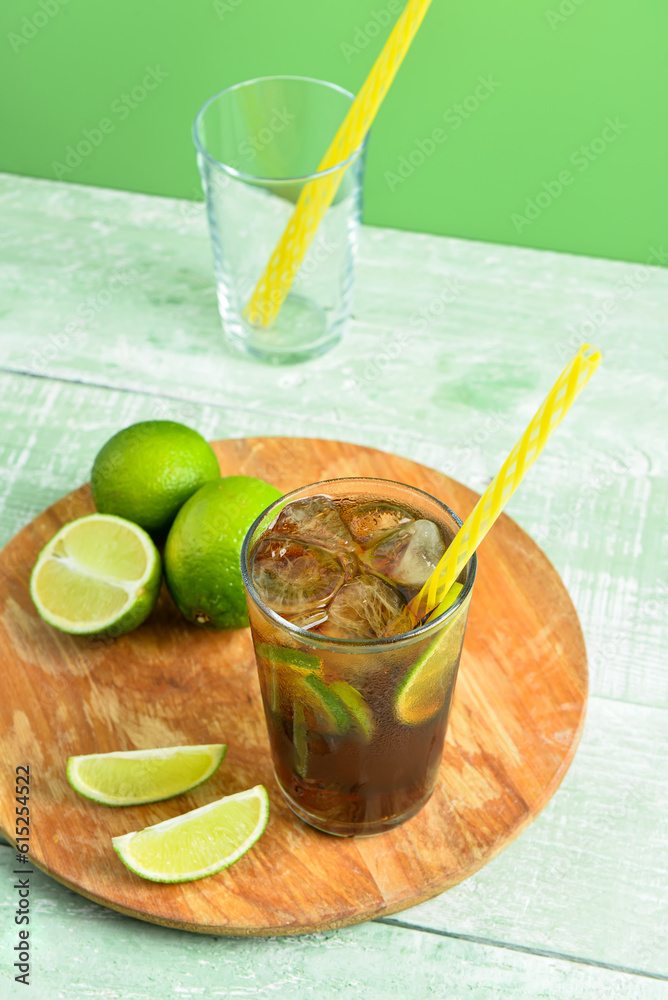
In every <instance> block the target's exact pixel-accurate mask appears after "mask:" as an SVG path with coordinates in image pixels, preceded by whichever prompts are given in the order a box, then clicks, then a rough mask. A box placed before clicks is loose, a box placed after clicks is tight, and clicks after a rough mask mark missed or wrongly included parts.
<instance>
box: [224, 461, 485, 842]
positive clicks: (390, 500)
mask: <svg viewBox="0 0 668 1000" xmlns="http://www.w3.org/2000/svg"><path fill="white" fill-rule="evenodd" d="M295 501H299V502H300V503H298V504H297V505H296V506H295V507H291V506H290V505H291V504H293V503H294V502H295ZM313 502H315V504H316V506H315V507H314V506H313ZM330 502H331V504H330ZM331 505H333V507H334V508H336V512H338V515H340V518H341V521H342V522H343V524H344V526H345V531H343V532H342V531H341V530H340V528H337V526H336V523H335V521H336V518H335V514H332V512H331ZM397 510H398V511H399V512H404V514H403V515H402V516H401V517H399V515H397V513H396V512H397ZM285 512H287V515H288V516H287V517H286V513H285ZM291 512H295V513H294V514H293V513H291ZM369 512H370V513H369ZM404 515H405V516H404ZM391 521H394V522H395V528H397V530H398V531H399V534H396V533H394V532H393V531H389V532H386V533H385V534H384V535H383V534H381V535H378V533H377V534H376V535H375V536H374V537H373V538H371V535H368V536H367V538H366V539H365V538H364V537H362V535H360V531H359V530H358V525H360V524H367V525H368V524H375V523H376V522H377V523H378V525H380V527H381V529H382V527H383V524H385V526H386V527H390V528H391V527H392V524H390V522H391ZM418 521H419V522H420V524H421V526H422V528H423V529H424V525H425V522H427V521H431V522H433V523H434V524H436V525H437V526H438V529H440V533H441V537H442V539H443V542H445V544H447V543H448V542H449V541H450V540H451V539H452V538H453V537H454V535H455V534H456V532H457V531H458V529H459V527H460V526H461V521H460V520H459V518H458V517H457V515H456V514H455V513H454V512H453V511H452V510H450V508H449V507H447V506H446V505H445V504H443V503H441V501H439V500H437V499H435V498H434V497H432V496H430V495H429V494H427V493H424V492H422V491H421V490H418V489H415V488H413V487H410V486H406V485H403V484H401V483H395V482H390V481H387V480H376V479H335V480H329V481H327V482H322V483H315V484H313V485H310V486H306V487H303V488H302V489H300V490H296V491H295V492H293V493H289V494H288V495H287V496H285V497H283V498H281V499H280V500H278V501H277V502H276V503H274V504H273V505H272V506H271V507H269V508H267V510H266V511H265V512H264V513H263V514H261V515H260V517H259V518H258V519H257V520H256V521H255V523H254V524H253V525H252V526H251V528H250V530H249V532H248V534H247V536H246V539H245V541H244V545H243V550H242V555H241V564H242V574H243V578H244V585H245V588H246V598H247V602H248V610H249V616H250V625H251V630H252V635H253V642H254V645H255V653H256V659H257V667H258V673H259V679H260V686H261V689H262V698H263V703H264V710H265V715H266V721H267V729H268V733H269V740H270V744H271V751H272V756H273V762H274V769H275V773H276V779H277V781H278V784H279V787H280V789H281V791H282V792H283V795H284V796H285V798H286V799H287V801H288V803H289V805H290V807H291V808H292V809H293V811H294V812H295V813H296V814H297V815H298V816H299V817H301V819H303V820H305V821H306V822H307V823H309V824H311V825H312V826H314V827H316V828H318V829H320V830H323V831H325V832H327V833H333V834H338V835H341V836H352V835H355V834H357V835H360V834H361V835H370V834H375V833H381V832H382V831H384V830H389V829H391V828H392V827H394V826H397V825H398V824H400V823H403V822H404V821H405V820H407V819H409V818H410V817H411V816H414V815H415V814H416V813H417V812H418V810H420V809H421V808H422V806H423V805H424V804H425V803H426V802H427V800H428V799H429V797H430V796H431V794H432V792H433V790H434V787H435V785H436V781H437V778H438V773H439V767H440V763H441V757H442V753H443V742H444V739H445V732H446V726H447V721H448V714H449V711H450V704H451V700H452V694H453V690H454V685H455V679H456V676H457V669H458V665H459V658H460V655H461V649H462V643H463V640H464V630H465V627H466V619H467V614H468V608H469V603H470V599H471V592H472V588H473V583H474V580H475V574H476V565H477V563H476V557H475V555H474V556H473V558H472V559H471V561H470V562H469V564H468V565H467V567H466V568H465V569H464V570H463V572H462V575H461V577H460V580H459V583H460V584H461V585H462V586H461V590H460V591H459V594H458V596H457V598H456V600H455V602H454V604H453V605H452V606H451V607H450V608H449V609H448V610H447V611H445V612H444V613H443V614H441V615H439V616H438V617H437V618H435V619H434V620H433V621H428V622H427V623H426V624H424V625H422V626H420V627H418V628H416V629H415V630H414V631H412V632H409V633H404V634H401V635H396V636H392V637H389V638H371V639H369V638H366V639H365V638H359V639H351V638H350V637H349V636H348V637H344V638H341V637H336V636H334V635H331V634H330V635H322V634H319V633H318V631H314V630H313V628H314V627H315V628H316V629H317V628H318V620H319V619H318V616H320V619H321V620H323V619H324V618H325V617H327V615H329V616H330V619H333V613H334V604H333V603H330V604H327V601H328V600H329V597H328V595H327V591H328V588H329V590H330V591H334V592H335V593H336V594H337V595H338V596H337V597H336V598H334V599H333V600H337V601H338V604H339V607H341V606H343V608H344V613H345V614H346V615H347V616H348V618H347V620H350V618H351V616H352V618H353V619H354V618H355V617H356V616H357V615H358V614H359V618H360V620H361V621H362V623H363V626H364V627H366V626H367V625H368V623H369V622H370V621H371V620H372V618H373V616H374V615H376V614H380V615H381V616H382V615H385V614H386V611H387V607H388V604H389V605H392V603H393V602H394V606H395V608H396V606H398V605H399V604H401V603H402V602H403V600H404V598H403V597H402V596H401V595H400V594H397V590H396V588H395V587H394V586H390V585H389V584H388V583H387V580H388V579H389V578H391V577H393V576H394V578H395V579H396V578H398V577H399V576H400V574H396V573H394V571H393V568H392V566H391V565H389V563H390V562H391V559H392V552H393V551H396V552H399V550H401V552H402V553H403V551H404V549H403V548H402V546H403V543H404V541H405V539H406V537H407V535H410V536H411V537H413V536H414V535H415V534H417V528H413V527H411V525H415V524H416V522H418ZM404 522H407V524H405V523H404ZM295 524H297V526H298V530H299V531H301V532H302V534H301V538H304V534H306V536H307V537H308V538H310V542H309V543H307V544H306V545H303V544H302V543H301V541H300V542H297V543H295V542H294V538H289V537H288V538H284V537H282V536H283V535H287V534H288V532H289V531H292V527H291V525H292V526H294V525H295ZM286 526H287V527H286ZM348 528H350V530H351V531H352V532H353V534H354V535H355V540H354V541H353V539H352V538H351V539H350V540H348V539H349V536H348V534H347V532H348ZM406 529H407V534H405V533H404V531H405V530H406ZM434 530H436V529H434ZM365 531H366V529H365ZM437 533H438V532H437ZM424 534H425V535H427V536H428V535H429V530H426V531H424ZM344 536H345V537H344ZM360 539H361V543H360V542H359V540H360ZM379 539H380V540H379ZM314 540H315V542H317V545H314V544H311V543H313V542H314ZM381 543H382V544H381ZM270 550H271V552H272V553H273V554H274V555H275V556H276V558H277V560H278V561H280V562H282V563H285V561H286V560H289V559H290V558H291V554H294V559H295V561H294V566H288V577H287V578H286V590H285V591H284V592H283V591H280V592H278V593H277V596H276V600H277V601H278V603H279V604H280V602H281V601H282V602H284V607H285V609H286V610H285V612H284V614H285V616H286V617H284V616H283V615H281V614H278V613H277V611H276V610H272V608H271V607H270V606H269V603H268V601H267V600H266V599H263V596H261V594H262V593H264V595H265V597H266V591H263V587H264V583H263V582H261V575H260V571H259V569H258V566H259V565H260V564H259V563H258V560H260V559H262V560H263V562H262V564H261V565H262V566H263V567H264V566H265V565H266V559H265V556H266V553H267V552H269V551H270ZM323 553H324V554H323ZM339 564H340V565H342V566H343V567H344V570H343V572H344V577H345V582H344V587H343V588H342V587H341V581H340V580H339V581H337V580H336V579H335V576H336V573H337V572H338V571H337V569H336V566H337V565H339ZM381 564H382V565H381ZM314 566H315V567H316V571H315V575H314V573H313V571H312V570H313V567H314ZM320 566H322V577H321V578H319V576H318V574H319V572H320ZM284 569H285V567H283V569H282V570H281V572H283V571H284ZM381 569H382V571H383V573H384V574H387V575H385V576H384V578H383V577H382V576H381V577H377V576H374V573H377V572H378V573H380V572H381ZM371 571H373V572H371ZM269 572H270V573H271V566H270V567H269ZM402 572H403V570H402ZM300 573H302V574H310V576H309V579H308V582H307V583H306V584H305V586H307V587H308V590H309V594H310V596H311V597H313V595H317V594H318V593H319V592H320V591H319V590H318V588H320V587H321V592H322V595H323V607H324V610H321V611H317V610H316V611H311V612H309V614H310V615H311V619H312V620H311V627H301V626H302V625H309V623H308V622H307V621H306V619H305V616H304V615H295V614H294V607H291V606H290V604H289V602H290V601H292V600H293V596H292V595H293V593H294V584H295V581H296V580H297V578H298V575H299V574H300ZM262 574H264V576H263V577H262V578H263V579H264V578H265V577H266V571H265V569H262ZM301 579H302V580H304V581H306V576H302V578H301ZM332 581H333V582H332ZM299 586H301V582H300V583H299ZM336 588H338V589H336ZM402 589H403V591H404V594H405V596H406V597H407V598H408V599H409V598H410V596H411V594H410V589H409V591H408V592H407V591H406V588H405V587H404V588H401V587H399V590H402ZM416 589H417V588H415V590H416ZM344 590H345V593H346V594H347V595H348V597H345V598H344V597H343V595H344ZM355 597H356V599H357V601H358V605H357V606H354V605H353V606H351V604H350V601H351V600H354V599H355ZM377 600H378V601H380V604H378V607H377V608H376V607H374V606H373V604H374V602H375V601H377ZM346 601H348V605H347V606H346ZM316 603H317V602H316ZM338 613H340V612H337V614H338ZM391 613H393V612H391ZM300 623H301V624H300ZM330 626H331V621H330V625H327V626H322V627H323V628H329V627H330ZM355 627H356V626H355Z"/></svg>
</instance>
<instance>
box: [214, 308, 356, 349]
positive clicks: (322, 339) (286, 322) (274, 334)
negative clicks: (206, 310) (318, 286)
mask: <svg viewBox="0 0 668 1000" xmlns="http://www.w3.org/2000/svg"><path fill="white" fill-rule="evenodd" d="M328 322H329V318H328V316H327V314H326V313H325V312H324V310H322V309H321V308H320V306H318V305H316V303H315V302H312V301H311V300H310V299H307V298H303V297H302V296H300V295H288V297H287V299H286V300H285V302H284V303H283V306H282V307H281V311H280V312H279V314H278V316H277V317H276V321H275V322H274V323H273V324H272V326H271V327H268V328H266V329H265V328H264V327H259V326H251V325H250V324H247V323H245V322H243V321H239V320H238V319H237V320H234V321H231V322H230V320H229V318H226V317H225V316H224V315H223V330H224V331H225V334H226V336H227V338H228V341H229V342H230V344H231V345H232V346H233V347H234V348H235V349H236V350H238V351H241V352H242V353H243V354H245V355H247V356H250V357H252V358H255V359H256V360H258V361H263V362H265V363H268V364H272V365H291V364H298V363H299V362H303V361H308V360H309V359H310V358H317V357H318V356H319V355H321V354H325V352H326V351H329V350H331V348H332V347H334V346H335V345H336V344H338V342H339V340H340V339H341V335H342V332H343V322H342V321H341V322H339V323H335V324H333V325H332V326H331V327H330V326H328Z"/></svg>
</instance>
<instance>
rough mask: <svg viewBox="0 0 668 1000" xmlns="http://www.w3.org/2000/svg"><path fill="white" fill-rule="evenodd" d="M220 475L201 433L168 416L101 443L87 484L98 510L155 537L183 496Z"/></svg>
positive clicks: (162, 531) (163, 529)
mask: <svg viewBox="0 0 668 1000" xmlns="http://www.w3.org/2000/svg"><path fill="white" fill-rule="evenodd" d="M219 476H220V469H219V467H218V459H217V458H216V456H215V455H214V453H213V449H212V448H211V445H209V444H207V442H206V441H205V440H204V438H203V437H202V435H201V434H198V433H197V431H194V430H192V428H190V427H186V426H185V425H184V424H177V423H175V422H174V421H172V420H145V421H142V422H141V423H138V424H132V426H131V427H126V428H125V429H124V430H122V431H119V432H118V434H114V436H113V437H112V438H110V439H109V440H108V441H107V443H106V444H105V445H104V446H103V447H102V448H101V450H100V451H99V452H98V454H97V457H96V459H95V462H94V463H93V472H92V475H91V487H92V490H93V499H94V500H95V506H96V507H97V509H98V511H99V512H100V513H101V514H116V515H117V516H118V517H124V518H126V519H127V520H128V521H134V522H135V524H138V525H140V526H141V527H142V528H144V530H145V531H148V532H150V533H151V534H152V535H154V536H156V537H158V538H159V537H161V536H164V535H165V534H166V533H167V531H168V530H169V527H170V525H171V524H172V521H173V520H174V518H175V517H176V514H177V512H178V511H179V509H180V508H181V507H182V506H183V504H184V503H185V502H186V500H187V499H188V497H191V496H192V495H193V493H195V492H196V491H197V490H198V489H199V488H200V486H203V485H204V483H207V482H210V481H211V480H214V479H218V478H219Z"/></svg>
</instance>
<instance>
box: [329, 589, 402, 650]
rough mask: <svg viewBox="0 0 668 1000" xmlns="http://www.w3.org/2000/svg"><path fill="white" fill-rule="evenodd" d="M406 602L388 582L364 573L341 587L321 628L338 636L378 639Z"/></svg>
mask: <svg viewBox="0 0 668 1000" xmlns="http://www.w3.org/2000/svg"><path fill="white" fill-rule="evenodd" d="M404 603H405V602H404V599H403V597H402V596H401V594H400V593H399V591H398V590H395V589H394V587H391V586H390V584H389V583H385V581H384V580H381V579H380V578H379V577H377V576H373V575H372V574H371V573H362V575H361V576H357V577H355V579H354V580H352V581H351V583H347V584H345V586H343V587H341V589H340V590H339V592H338V594H337V595H336V597H335V598H334V600H333V601H332V603H331V604H330V605H329V608H328V616H327V621H326V622H325V623H324V625H321V626H320V629H319V631H320V632H321V633H322V634H323V635H331V636H335V637H337V638H339V639H376V638H377V637H378V636H379V635H382V633H383V630H384V629H385V626H386V625H387V623H388V622H389V621H391V619H393V618H395V617H396V616H397V614H398V613H399V611H400V610H401V608H402V607H403V606H404Z"/></svg>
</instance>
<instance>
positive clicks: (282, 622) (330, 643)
mask: <svg viewBox="0 0 668 1000" xmlns="http://www.w3.org/2000/svg"><path fill="white" fill-rule="evenodd" d="M350 480H355V481H356V482H361V483H365V482H366V483H387V484H390V485H392V486H399V487H402V488H403V489H409V490H412V491H413V492H414V493H419V494H421V495H422V496H424V497H427V498H428V499H429V500H431V501H433V502H434V503H436V504H438V506H439V507H441V508H442V509H443V510H444V511H445V512H446V513H447V514H448V515H449V516H450V517H451V518H452V519H453V521H454V522H455V524H456V525H457V526H458V527H459V528H461V526H462V524H463V522H462V519H461V518H460V517H459V515H458V514H456V513H455V511H454V510H453V509H452V508H451V507H448V505H447V504H446V503H444V502H443V500H439V499H438V497H435V496H433V495H432V494H431V493H427V491H426V490H421V489H420V488H419V487H418V486H411V485H410V484H409V483H401V482H399V481H398V480H396V479H380V478H377V477H375V476H342V477H340V478H338V479H323V480H319V481H317V482H315V483H307V484H305V485H304V486H300V487H299V488H298V489H296V490H291V491H290V492H289V493H286V494H284V496H282V497H279V499H278V500H274V502H273V503H271V504H269V506H268V507H265V509H264V510H263V511H262V513H261V514H259V515H258V516H257V517H256V518H255V520H254V521H253V523H252V524H251V526H250V528H249V529H248V531H247V532H246V535H245V537H244V540H243V543H242V546H241V576H242V579H243V584H244V589H245V591H246V593H247V594H249V595H250V596H251V597H252V599H253V601H254V602H255V603H256V604H257V606H258V607H259V608H260V610H261V611H262V612H263V613H264V614H265V615H266V616H267V617H268V618H269V619H270V620H271V621H272V622H273V623H274V624H275V625H278V626H279V627H281V628H283V629H284V630H285V631H287V632H288V633H289V634H292V635H294V636H295V638H297V639H300V640H302V641H303V642H305V643H306V644H308V645H311V646H316V647H318V648H323V649H326V648H334V649H339V650H345V649H346V648H349V649H351V650H353V651H355V652H362V651H366V652H370V651H373V650H375V649H379V650H386V649H388V648H391V647H392V646H402V645H408V644H409V643H412V642H414V641H417V640H419V639H422V638H424V637H425V636H428V635H430V634H432V633H433V632H435V631H437V630H438V629H440V627H441V626H442V625H444V624H445V623H446V622H447V621H448V620H449V619H450V618H454V616H455V615H456V614H457V612H458V611H459V609H460V608H461V606H462V604H463V603H464V601H465V600H467V598H468V596H469V594H470V593H471V590H472V589H473V584H474V583H475V578H476V573H477V568H478V557H477V554H476V553H475V552H474V553H473V555H472V556H471V558H470V559H469V561H468V563H467V564H466V567H465V569H466V583H465V584H464V586H463V587H462V589H461V591H460V592H459V594H458V596H457V599H456V601H455V603H454V604H451V605H450V607H449V608H448V609H447V610H446V611H444V612H442V614H440V615H439V616H438V618H434V620H433V621H429V622H425V623H424V625H420V627H419V628H416V629H413V630H412V631H411V632H402V633H401V634H400V635H392V636H385V637H381V638H378V639H340V638H338V637H336V636H330V635H320V634H319V633H317V632H311V631H310V630H309V629H305V628H300V627H299V626H298V625H295V624H294V623H293V622H289V621H288V620H287V619H286V618H282V617H281V615H279V614H278V613H277V612H276V611H273V610H272V608H270V607H269V606H268V605H267V604H265V602H264V601H263V600H262V598H261V597H260V596H259V594H258V593H257V591H256V589H255V586H254V584H253V580H252V578H251V574H250V572H249V570H248V565H247V564H248V555H249V551H248V550H249V546H250V540H251V538H252V537H253V534H254V532H255V530H256V528H257V527H258V526H259V525H260V523H261V522H262V521H263V520H265V518H266V517H267V516H268V515H269V514H270V513H271V511H272V510H273V509H274V508H275V507H278V505H279V504H281V503H284V502H285V501H287V502H289V501H290V498H292V497H296V496H297V494H300V493H302V492H303V490H309V489H311V488H312V487H313V486H323V487H324V486H327V485H328V484H329V483H342V482H346V481H350Z"/></svg>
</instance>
